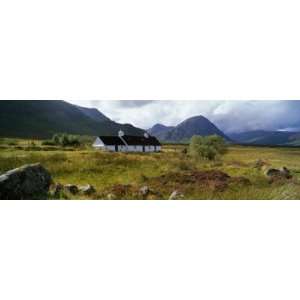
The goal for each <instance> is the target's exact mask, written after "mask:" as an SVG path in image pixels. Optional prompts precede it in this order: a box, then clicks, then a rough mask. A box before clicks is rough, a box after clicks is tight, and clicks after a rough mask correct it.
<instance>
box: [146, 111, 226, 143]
mask: <svg viewBox="0 0 300 300" xmlns="http://www.w3.org/2000/svg"><path fill="white" fill-rule="evenodd" d="M148 132H149V133H150V134H152V135H154V136H155V137H157V138H158V139H159V140H161V141H165V142H183V141H188V140H189V139H190V138H191V137H192V136H193V135H201V136H208V135H214V134H216V135H219V136H221V137H223V138H224V139H225V140H227V141H229V140H230V138H229V137H228V136H227V135H225V134H224V133H223V132H222V131H221V130H220V129H219V128H218V127H217V126H215V125H214V124H213V123H212V122H210V121H209V120H208V119H207V118H205V117H203V116H201V115H200V116H194V117H191V118H188V119H186V120H185V121H183V122H181V123H180V124H178V125H177V126H174V127H173V126H169V127H168V126H164V125H162V124H156V125H154V126H153V127H152V128H150V129H149V130H148Z"/></svg>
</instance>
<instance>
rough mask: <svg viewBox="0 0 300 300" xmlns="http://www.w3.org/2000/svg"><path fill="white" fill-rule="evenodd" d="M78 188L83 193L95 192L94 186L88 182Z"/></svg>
mask: <svg viewBox="0 0 300 300" xmlns="http://www.w3.org/2000/svg"><path fill="white" fill-rule="evenodd" d="M78 189H79V192H80V193H82V194H84V195H91V194H93V193H95V192H96V190H95V188H94V187H93V186H92V185H90V184H87V185H83V186H79V188H78Z"/></svg>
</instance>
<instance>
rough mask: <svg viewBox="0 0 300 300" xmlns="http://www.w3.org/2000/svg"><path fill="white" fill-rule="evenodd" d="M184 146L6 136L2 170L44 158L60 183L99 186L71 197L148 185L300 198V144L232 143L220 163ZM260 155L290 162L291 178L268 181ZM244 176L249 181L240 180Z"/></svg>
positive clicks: (126, 194)
mask: <svg viewBox="0 0 300 300" xmlns="http://www.w3.org/2000/svg"><path fill="white" fill-rule="evenodd" d="M183 147H184V146H180V145H177V146H175V145H166V146H163V151H162V152H161V153H149V154H145V153H108V152H100V151H96V150H94V149H92V148H91V147H88V146H87V147H82V148H79V149H75V148H66V149H63V148H60V147H43V146H41V144H40V142H38V141H34V142H33V141H25V140H10V139H2V140H1V141H0V174H2V173H4V172H6V171H8V170H10V169H13V168H16V167H19V166H21V165H24V164H29V163H37V162H40V163H41V164H42V165H43V166H44V167H45V168H47V169H48V170H49V171H50V173H51V175H52V177H53V180H54V182H56V183H58V182H59V183H62V184H76V185H79V184H91V185H93V186H94V187H95V188H96V190H97V192H96V193H95V194H94V195H93V196H90V197H87V196H81V195H76V196H71V195H64V196H62V198H67V199H68V198H75V199H81V198H83V199H86V198H90V199H105V198H107V195H108V194H112V195H114V197H116V198H118V199H142V197H141V195H140V194H139V192H138V191H139V189H140V188H141V187H142V186H145V185H147V186H148V187H149V188H150V189H151V190H153V191H154V193H153V194H152V195H149V196H148V197H147V199H157V198H161V199H168V198H169V196H170V194H171V193H172V191H174V190H179V191H180V192H181V193H183V195H184V199H300V183H298V180H300V149H298V148H262V147H259V148H257V147H243V146H232V147H230V148H229V151H228V153H227V154H226V155H225V156H224V157H223V158H222V160H220V161H215V162H209V161H198V162H195V161H193V160H192V159H191V158H189V157H188V156H187V155H186V154H183V153H182V149H183ZM258 159H262V160H264V161H266V162H267V163H268V164H269V166H272V167H282V166H286V167H287V168H288V169H290V170H291V173H292V175H293V179H292V180H285V181H278V182H273V183H269V181H268V179H267V178H266V177H265V176H264V174H263V172H262V170H259V169H257V168H255V167H254V166H255V162H256V161H257V160H258ZM199 171H213V172H215V171H222V172H225V173H227V174H228V175H230V176H231V177H234V178H236V177H237V180H232V181H228V184H226V186H223V185H222V184H221V185H220V182H219V179H218V178H217V177H216V178H210V179H209V180H208V181H207V179H205V180H204V179H202V178H200V177H199V176H198V175H199V174H198V173H197V172H199ZM197 174H198V175H197ZM197 176H198V177H197ZM214 176H215V175H214V174H212V177H214ZM216 176H217V175H216ZM241 177H243V178H247V179H249V180H250V184H249V183H247V184H245V183H244V181H243V180H239V178H241ZM195 178H196V179H195ZM299 182H300V181H299Z"/></svg>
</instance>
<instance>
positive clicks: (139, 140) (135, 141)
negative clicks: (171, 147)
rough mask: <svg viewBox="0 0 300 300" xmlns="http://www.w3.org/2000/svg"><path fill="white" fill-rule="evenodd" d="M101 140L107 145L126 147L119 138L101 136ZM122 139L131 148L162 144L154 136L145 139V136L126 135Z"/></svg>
mask: <svg viewBox="0 0 300 300" xmlns="http://www.w3.org/2000/svg"><path fill="white" fill-rule="evenodd" d="M99 138H100V139H101V141H102V142H103V143H104V144H105V145H122V146H124V145H125V144H124V142H123V141H122V140H121V139H120V137H118V136H99ZM122 138H123V139H124V140H125V142H126V143H127V144H128V145H130V146H134V145H142V146H143V145H144V146H160V142H159V141H158V140H157V138H156V137H154V136H149V137H148V138H145V137H144V136H134V135H124V136H122Z"/></svg>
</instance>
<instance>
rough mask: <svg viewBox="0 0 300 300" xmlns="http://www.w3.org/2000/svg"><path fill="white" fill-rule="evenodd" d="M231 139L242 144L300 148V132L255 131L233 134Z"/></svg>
mask: <svg viewBox="0 0 300 300" xmlns="http://www.w3.org/2000/svg"><path fill="white" fill-rule="evenodd" d="M230 137H231V138H232V140H234V141H235V142H238V143H242V144H253V145H271V146H276V145H284V146H300V133H299V132H288V131H264V130H255V131H247V132H241V133H233V134H230Z"/></svg>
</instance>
